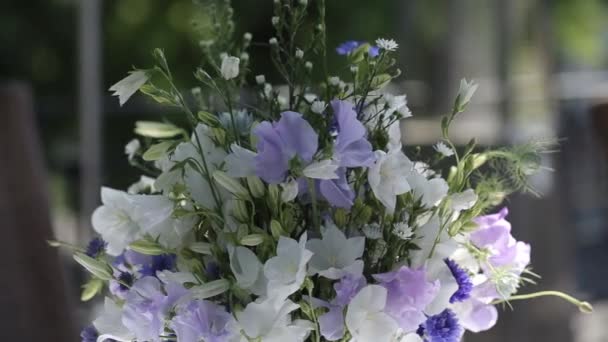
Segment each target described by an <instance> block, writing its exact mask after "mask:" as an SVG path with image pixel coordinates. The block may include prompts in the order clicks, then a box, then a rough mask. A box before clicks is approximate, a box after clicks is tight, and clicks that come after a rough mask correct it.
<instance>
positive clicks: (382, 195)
mask: <svg viewBox="0 0 608 342" xmlns="http://www.w3.org/2000/svg"><path fill="white" fill-rule="evenodd" d="M375 154H376V162H375V163H374V165H372V166H371V167H370V168H369V170H368V174H367V178H368V181H369V186H370V187H371V188H372V191H373V192H374V195H375V196H376V198H377V199H378V200H379V201H380V202H382V204H383V205H384V206H385V207H386V210H387V212H388V213H393V212H394V211H395V205H396V203H397V196H398V195H401V194H404V193H406V192H408V191H410V184H409V183H408V178H407V175H408V173H409V172H410V170H411V169H412V167H413V164H412V162H411V161H410V160H409V159H408V158H407V157H406V156H405V154H403V152H401V151H400V150H396V151H389V152H388V153H386V152H384V151H376V152H375Z"/></svg>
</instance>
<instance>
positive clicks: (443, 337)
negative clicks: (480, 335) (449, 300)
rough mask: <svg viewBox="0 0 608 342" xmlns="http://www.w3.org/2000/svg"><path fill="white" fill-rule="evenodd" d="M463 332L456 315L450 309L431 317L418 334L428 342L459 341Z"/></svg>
mask: <svg viewBox="0 0 608 342" xmlns="http://www.w3.org/2000/svg"><path fill="white" fill-rule="evenodd" d="M463 333H464V331H463V329H462V327H461V326H460V324H459V323H458V319H457V318H456V315H455V314H454V313H453V312H452V311H451V310H450V309H446V310H444V311H443V312H442V313H440V314H438V315H435V316H431V317H429V318H428V319H427V320H426V322H424V324H422V325H421V326H420V328H419V329H418V334H419V335H420V336H422V337H423V338H424V340H425V341H428V342H458V341H460V338H461V337H462V334H463Z"/></svg>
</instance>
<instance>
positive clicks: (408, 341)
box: [399, 333, 422, 342]
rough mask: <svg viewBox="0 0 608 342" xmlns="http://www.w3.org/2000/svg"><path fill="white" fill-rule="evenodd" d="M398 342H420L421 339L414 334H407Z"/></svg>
mask: <svg viewBox="0 0 608 342" xmlns="http://www.w3.org/2000/svg"><path fill="white" fill-rule="evenodd" d="M399 342H422V337H420V335H418V334H416V333H409V334H406V335H404V336H403V337H401V339H400V340H399Z"/></svg>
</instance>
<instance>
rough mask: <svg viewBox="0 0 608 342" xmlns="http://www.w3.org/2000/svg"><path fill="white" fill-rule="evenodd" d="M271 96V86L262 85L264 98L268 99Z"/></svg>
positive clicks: (268, 84) (267, 84)
mask: <svg viewBox="0 0 608 342" xmlns="http://www.w3.org/2000/svg"><path fill="white" fill-rule="evenodd" d="M270 95H272V85H270V83H266V84H264V96H266V97H270Z"/></svg>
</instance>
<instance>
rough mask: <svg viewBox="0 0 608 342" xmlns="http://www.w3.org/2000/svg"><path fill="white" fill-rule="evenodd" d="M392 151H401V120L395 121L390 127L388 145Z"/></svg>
mask: <svg viewBox="0 0 608 342" xmlns="http://www.w3.org/2000/svg"><path fill="white" fill-rule="evenodd" d="M386 147H387V148H388V150H389V152H391V151H401V147H402V145H401V125H400V124H399V121H395V122H393V124H392V125H391V126H390V127H389V128H388V144H387V146H386Z"/></svg>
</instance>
